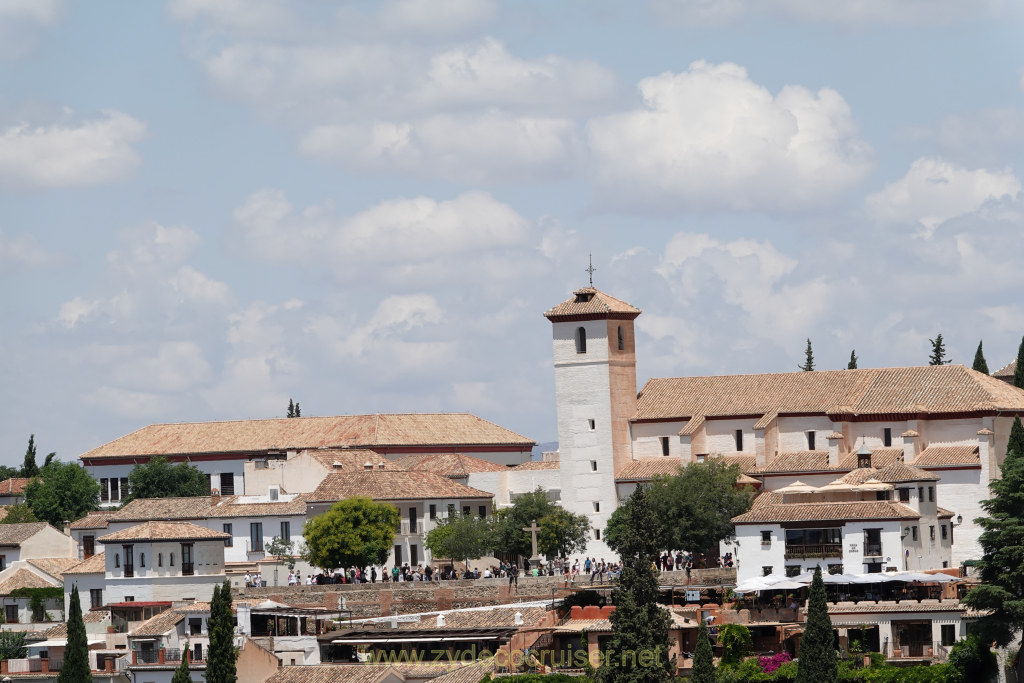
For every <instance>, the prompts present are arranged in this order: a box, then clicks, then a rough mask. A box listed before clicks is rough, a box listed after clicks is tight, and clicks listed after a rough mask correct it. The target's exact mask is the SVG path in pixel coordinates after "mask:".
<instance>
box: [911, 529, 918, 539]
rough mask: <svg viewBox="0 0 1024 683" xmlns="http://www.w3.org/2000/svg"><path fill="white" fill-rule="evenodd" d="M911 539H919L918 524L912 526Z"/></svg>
mask: <svg viewBox="0 0 1024 683" xmlns="http://www.w3.org/2000/svg"><path fill="white" fill-rule="evenodd" d="M910 540H912V541H916V540H917V527H916V526H912V527H910Z"/></svg>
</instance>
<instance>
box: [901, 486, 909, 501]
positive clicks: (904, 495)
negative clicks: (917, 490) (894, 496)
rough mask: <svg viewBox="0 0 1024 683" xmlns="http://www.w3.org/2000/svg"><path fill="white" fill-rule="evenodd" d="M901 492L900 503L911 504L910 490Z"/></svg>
mask: <svg viewBox="0 0 1024 683" xmlns="http://www.w3.org/2000/svg"><path fill="white" fill-rule="evenodd" d="M899 491H900V502H901V503H909V502H910V489H900V490H899Z"/></svg>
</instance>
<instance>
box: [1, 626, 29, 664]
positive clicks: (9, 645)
mask: <svg viewBox="0 0 1024 683" xmlns="http://www.w3.org/2000/svg"><path fill="white" fill-rule="evenodd" d="M26 656H28V648H26V647H25V632H24V631H0V659H22V658H24V657H26Z"/></svg>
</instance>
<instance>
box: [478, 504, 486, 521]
mask: <svg viewBox="0 0 1024 683" xmlns="http://www.w3.org/2000/svg"><path fill="white" fill-rule="evenodd" d="M477 512H478V513H479V514H480V519H483V518H484V517H486V516H487V506H486V505H481V506H480V507H479V508H477Z"/></svg>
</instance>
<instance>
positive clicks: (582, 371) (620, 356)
mask: <svg viewBox="0 0 1024 683" xmlns="http://www.w3.org/2000/svg"><path fill="white" fill-rule="evenodd" d="M639 315H640V309H638V308H634V307H633V306H631V305H629V304H627V303H626V302H625V301H621V300H619V299H616V298H615V297H612V296H609V295H607V294H604V293H603V292H600V291H598V290H597V289H594V287H593V285H592V284H591V286H589V287H583V288H582V289H578V290H576V291H575V292H573V296H572V298H571V299H569V300H567V301H564V302H562V303H560V304H559V305H557V306H555V307H554V308H552V309H551V310H549V311H548V312H546V313H545V314H544V317H546V318H547V319H548V320H550V321H551V324H552V332H553V337H554V361H555V403H556V406H557V409H558V453H559V456H558V458H559V462H560V470H561V486H562V506H563V507H564V508H565V509H567V510H569V511H570V512H573V513H576V514H585V515H587V517H588V518H589V519H590V525H591V531H590V543H589V544H588V547H587V551H586V552H587V555H588V556H593V557H596V558H597V559H598V560H600V559H601V558H602V557H603V558H604V559H606V560H611V559H613V557H615V555H614V553H612V551H611V550H610V549H609V548H608V546H607V545H606V544H605V542H604V531H605V526H606V525H607V524H608V520H609V518H610V517H611V514H612V512H614V511H615V508H616V506H617V503H618V501H617V498H616V493H615V473H616V472H618V471H620V470H621V469H623V468H624V467H625V466H626V465H627V464H629V462H630V460H631V459H632V455H631V445H630V433H629V419H630V418H631V417H633V415H634V414H636V347H635V343H634V337H633V321H634V320H635V319H636V318H637V316H639Z"/></svg>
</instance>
